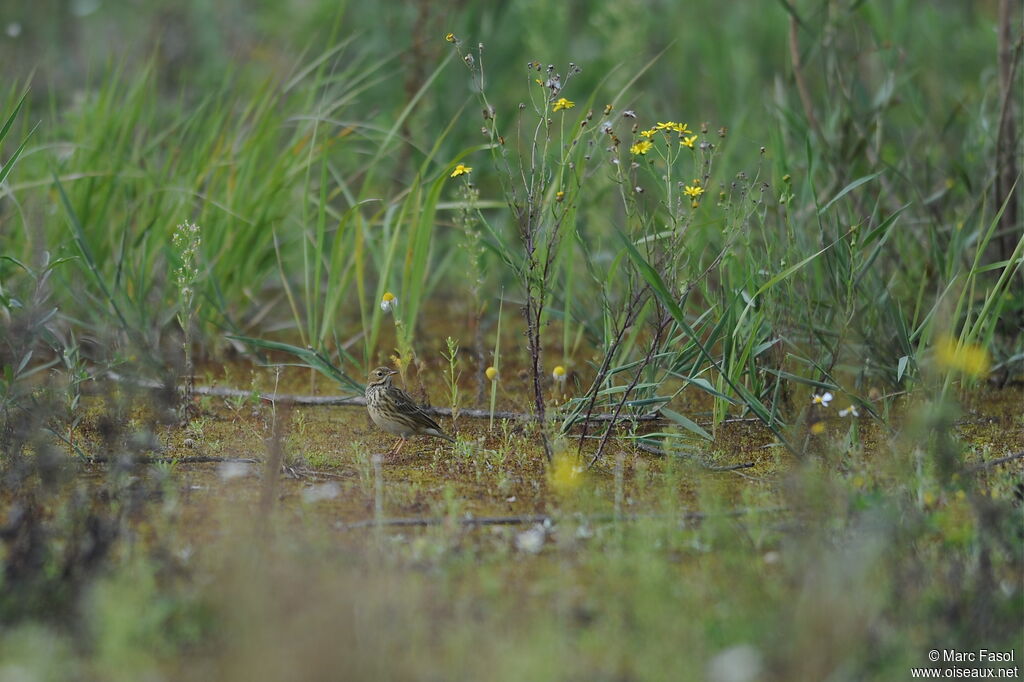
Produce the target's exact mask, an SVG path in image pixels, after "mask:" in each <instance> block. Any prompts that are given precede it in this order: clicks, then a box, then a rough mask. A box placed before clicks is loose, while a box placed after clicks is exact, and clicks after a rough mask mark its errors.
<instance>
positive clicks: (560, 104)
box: [551, 97, 576, 111]
mask: <svg viewBox="0 0 1024 682" xmlns="http://www.w3.org/2000/svg"><path fill="white" fill-rule="evenodd" d="M574 106H576V102H573V101H572V100H568V99H566V98H564V97H559V98H558V101H556V102H555V106H554V107H552V109H551V110H552V111H561V110H562V109H572V108H573V107H574Z"/></svg>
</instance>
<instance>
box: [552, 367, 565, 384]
mask: <svg viewBox="0 0 1024 682" xmlns="http://www.w3.org/2000/svg"><path fill="white" fill-rule="evenodd" d="M551 376H552V378H554V380H555V381H557V382H559V383H564V382H565V367H562V366H561V365H558V366H557V367H555V369H554V371H553V372H551Z"/></svg>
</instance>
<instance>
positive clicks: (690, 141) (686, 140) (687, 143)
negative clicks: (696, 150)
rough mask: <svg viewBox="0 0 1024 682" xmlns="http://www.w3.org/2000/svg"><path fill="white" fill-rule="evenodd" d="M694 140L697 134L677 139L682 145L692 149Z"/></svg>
mask: <svg viewBox="0 0 1024 682" xmlns="http://www.w3.org/2000/svg"><path fill="white" fill-rule="evenodd" d="M696 141H697V136H696V135H690V136H689V137H684V138H682V139H681V140H679V144H681V145H683V146H684V147H689V148H690V149H693V143H694V142H696Z"/></svg>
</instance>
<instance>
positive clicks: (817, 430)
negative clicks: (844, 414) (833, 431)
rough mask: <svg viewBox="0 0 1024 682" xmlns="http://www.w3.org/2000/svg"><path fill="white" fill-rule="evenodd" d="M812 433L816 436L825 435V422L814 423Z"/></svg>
mask: <svg viewBox="0 0 1024 682" xmlns="http://www.w3.org/2000/svg"><path fill="white" fill-rule="evenodd" d="M811 433H813V434H814V435H816V436H820V435H821V434H823V433H825V422H814V423H813V424H811Z"/></svg>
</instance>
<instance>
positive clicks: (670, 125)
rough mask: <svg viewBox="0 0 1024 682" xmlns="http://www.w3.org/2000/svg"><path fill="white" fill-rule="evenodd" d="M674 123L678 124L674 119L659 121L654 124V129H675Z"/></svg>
mask: <svg viewBox="0 0 1024 682" xmlns="http://www.w3.org/2000/svg"><path fill="white" fill-rule="evenodd" d="M676 125H678V124H677V123H676V122H675V121H665V122H664V123H662V122H660V121H659V122H658V124H657V125H655V126H654V129H655V130H675V129H676Z"/></svg>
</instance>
